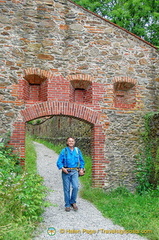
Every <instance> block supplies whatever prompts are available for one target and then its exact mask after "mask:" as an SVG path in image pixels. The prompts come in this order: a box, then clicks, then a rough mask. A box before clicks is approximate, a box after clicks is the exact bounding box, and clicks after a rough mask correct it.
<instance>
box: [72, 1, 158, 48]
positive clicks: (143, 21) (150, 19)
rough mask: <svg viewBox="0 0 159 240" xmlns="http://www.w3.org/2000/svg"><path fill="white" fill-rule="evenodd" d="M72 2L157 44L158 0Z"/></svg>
mask: <svg viewBox="0 0 159 240" xmlns="http://www.w3.org/2000/svg"><path fill="white" fill-rule="evenodd" d="M74 2H75V3H77V4H79V5H81V6H83V7H84V8H86V9H88V10H90V11H92V12H95V13H97V14H99V15H100V16H102V17H104V18H107V19H108V20H110V21H112V22H114V23H116V24H117V25H119V26H120V27H123V28H125V29H127V30H128V31H130V32H132V33H134V34H136V35H137V36H139V37H141V38H142V39H144V40H146V41H148V42H150V43H152V44H153V45H156V46H159V4H158V0H74Z"/></svg>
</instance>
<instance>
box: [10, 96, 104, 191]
mask: <svg viewBox="0 0 159 240" xmlns="http://www.w3.org/2000/svg"><path fill="white" fill-rule="evenodd" d="M51 115H64V116H73V117H76V118H78V119H82V120H84V121H86V122H88V123H91V124H92V125H93V130H92V161H93V164H92V178H93V185H94V186H96V187H102V186H103V185H104V179H105V166H106V164H107V162H106V160H105V158H104V142H105V136H104V133H103V129H102V125H101V124H100V113H98V112H96V111H94V110H92V109H90V108H88V107H86V106H84V105H80V104H77V103H69V102H64V101H61V102H60V101H46V102H42V103H37V104H34V105H32V106H30V107H27V108H26V109H24V110H22V111H21V114H20V115H19V118H18V120H17V121H16V122H15V123H14V125H13V127H14V130H13V133H12V136H11V144H12V145H14V147H15V148H16V150H17V151H18V152H19V153H20V157H21V158H24V159H25V127H26V122H28V121H31V120H33V119H37V118H41V117H44V116H51ZM24 161H25V160H23V161H22V163H23V164H24Z"/></svg>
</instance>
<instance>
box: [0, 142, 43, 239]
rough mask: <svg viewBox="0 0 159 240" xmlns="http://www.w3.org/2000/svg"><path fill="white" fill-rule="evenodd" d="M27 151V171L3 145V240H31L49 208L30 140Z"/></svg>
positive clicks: (0, 166) (0, 198) (0, 192)
mask: <svg viewBox="0 0 159 240" xmlns="http://www.w3.org/2000/svg"><path fill="white" fill-rule="evenodd" d="M28 143H29V144H28ZM26 149H27V150H26V151H27V156H26V162H27V167H26V169H27V170H24V169H23V168H22V166H21V165H20V164H19V159H18V156H16V155H15V154H13V151H12V149H11V148H10V147H7V146H6V145H5V143H1V145H0V182H1V185H0V212H1V215H0V239H3V240H13V239H14V240H15V239H16V240H22V239H23V240H29V239H31V235H32V232H33V231H34V229H35V227H36V226H37V224H38V222H39V221H41V214H42V212H43V210H44V207H45V206H46V205H47V203H46V202H45V201H44V197H45V195H46V188H45V187H44V186H43V185H42V184H43V179H42V178H41V177H40V176H39V175H38V174H36V170H35V169H36V167H35V166H36V163H35V160H36V155H35V151H33V145H32V144H30V140H28V139H27V141H26ZM32 152H34V154H33V155H32V154H31V153H32ZM29 162H30V163H29ZM31 162H32V163H31ZM33 163H34V164H33ZM33 165H34V167H33Z"/></svg>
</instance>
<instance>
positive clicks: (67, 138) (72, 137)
mask: <svg viewBox="0 0 159 240" xmlns="http://www.w3.org/2000/svg"><path fill="white" fill-rule="evenodd" d="M69 138H72V139H73V140H74V141H76V140H75V138H74V137H68V138H67V139H66V145H67V146H68V144H67V141H68V139H69Z"/></svg>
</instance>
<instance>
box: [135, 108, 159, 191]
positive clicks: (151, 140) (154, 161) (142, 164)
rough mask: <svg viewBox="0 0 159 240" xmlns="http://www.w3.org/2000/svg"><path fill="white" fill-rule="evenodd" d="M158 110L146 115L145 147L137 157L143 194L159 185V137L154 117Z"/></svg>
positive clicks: (137, 173) (137, 169) (137, 175)
mask: <svg viewBox="0 0 159 240" xmlns="http://www.w3.org/2000/svg"><path fill="white" fill-rule="evenodd" d="M155 116H157V118H158V113H157V112H152V113H148V114H146V115H145V116H144V119H145V130H144V132H142V139H143V143H144V147H143V148H142V149H141V151H140V154H139V155H138V156H137V159H136V171H135V172H136V179H137V183H138V185H137V191H138V193H140V194H142V193H143V192H145V191H150V190H151V189H157V187H158V185H159V147H158V146H159V138H158V135H157V134H156V132H155V131H156V130H155V128H156V127H155V125H154V122H155V121H154V118H155Z"/></svg>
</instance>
